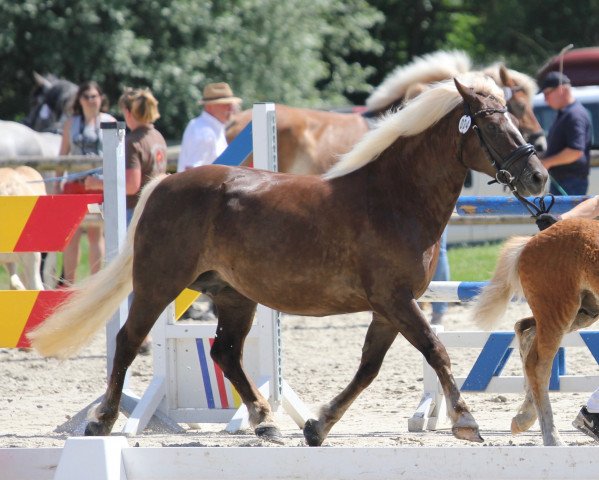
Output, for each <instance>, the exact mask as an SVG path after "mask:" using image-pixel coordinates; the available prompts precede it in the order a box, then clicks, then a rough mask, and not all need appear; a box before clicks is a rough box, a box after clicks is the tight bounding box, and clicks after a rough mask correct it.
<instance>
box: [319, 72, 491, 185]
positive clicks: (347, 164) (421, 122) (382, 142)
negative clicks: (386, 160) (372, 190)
mask: <svg viewBox="0 0 599 480" xmlns="http://www.w3.org/2000/svg"><path fill="white" fill-rule="evenodd" d="M459 81H460V82H462V83H463V84H465V85H467V86H469V87H471V88H473V89H474V91H476V92H478V93H481V94H484V95H493V96H495V97H497V98H498V99H501V100H502V101H503V92H502V91H501V89H500V88H499V87H498V86H497V84H496V83H495V82H494V81H493V80H492V79H491V78H490V77H488V76H486V75H483V74H480V73H468V74H465V75H463V76H462V77H461V78H459ZM461 102H462V97H461V96H460V94H459V93H458V91H457V89H456V87H455V84H454V82H453V80H446V81H444V82H440V83H438V84H437V85H436V86H435V87H434V88H431V89H430V90H428V91H426V92H424V93H423V94H422V95H419V96H418V97H416V98H415V99H413V100H411V101H409V102H408V103H406V105H405V106H404V107H403V108H402V109H401V110H399V111H397V112H394V113H391V114H388V115H386V116H385V117H384V118H383V119H382V120H381V121H380V122H379V123H378V125H377V127H376V128H375V129H374V130H371V131H370V132H368V133H367V134H366V135H365V136H364V137H363V138H362V140H360V142H359V143H358V144H357V145H356V146H355V147H354V148H353V149H352V150H351V151H350V152H348V153H346V154H345V155H343V156H342V157H341V160H340V161H339V162H337V163H336V164H335V165H334V166H333V167H332V168H331V169H330V170H329V171H328V172H326V173H325V174H324V175H323V177H324V178H326V179H332V178H337V177H342V176H343V175H347V174H348V173H351V172H353V171H355V170H357V169H359V168H361V167H363V166H364V165H366V164H368V163H370V162H372V161H373V160H375V159H376V158H377V156H378V155H379V154H380V153H381V152H382V151H384V150H385V149H386V148H387V147H389V146H390V145H391V144H392V143H393V142H395V141H396V140H397V138H398V137H409V136H412V135H417V134H418V133H420V132H422V131H424V130H426V129H427V128H428V127H430V126H432V125H434V124H435V123H436V122H438V121H439V120H440V119H441V118H443V117H444V116H445V115H447V114H448V113H449V112H451V111H452V110H453V109H454V108H455V107H456V106H457V105H458V104H460V103H461Z"/></svg>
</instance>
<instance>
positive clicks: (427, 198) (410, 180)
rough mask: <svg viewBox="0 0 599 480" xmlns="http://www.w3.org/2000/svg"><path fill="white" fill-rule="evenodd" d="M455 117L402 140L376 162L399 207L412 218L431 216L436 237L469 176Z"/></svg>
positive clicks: (430, 224)
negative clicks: (460, 154) (460, 156)
mask: <svg viewBox="0 0 599 480" xmlns="http://www.w3.org/2000/svg"><path fill="white" fill-rule="evenodd" d="M454 117H455V115H450V116H449V118H447V117H446V118H444V119H442V120H441V121H440V122H438V123H437V124H436V125H435V126H433V127H432V128H429V129H428V130H426V131H425V132H423V133H421V134H419V135H416V136H413V137H407V138H400V139H398V140H397V141H396V142H395V144H394V145H392V146H391V147H390V148H388V149H387V150H386V151H385V152H383V154H381V156H380V158H379V159H378V160H377V161H375V162H374V164H373V167H374V168H375V169H377V170H378V174H379V177H380V178H381V180H382V183H381V184H382V185H385V187H384V188H388V189H390V190H392V191H393V192H394V194H393V195H394V197H395V198H396V202H395V208H396V209H397V210H398V211H399V212H400V213H401V215H402V216H403V217H408V220H409V221H414V222H420V221H422V218H426V219H428V224H427V228H426V230H427V232H428V234H429V235H431V236H432V237H436V236H437V235H438V236H440V235H441V233H442V232H443V229H444V228H445V226H446V225H447V222H448V221H449V218H450V217H451V214H452V212H453V209H454V207H455V204H456V202H457V199H458V197H459V195H460V192H461V190H462V186H463V184H464V180H465V177H466V171H467V169H466V167H465V166H464V165H463V164H462V163H461V162H460V159H459V153H460V152H459V146H460V138H459V135H460V134H459V132H458V127H457V125H458V121H457V117H456V118H454Z"/></svg>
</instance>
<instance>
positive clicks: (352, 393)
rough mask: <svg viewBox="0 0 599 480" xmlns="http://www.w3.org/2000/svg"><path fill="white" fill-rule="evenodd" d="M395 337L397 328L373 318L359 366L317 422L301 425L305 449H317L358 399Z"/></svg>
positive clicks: (375, 317)
mask: <svg viewBox="0 0 599 480" xmlns="http://www.w3.org/2000/svg"><path fill="white" fill-rule="evenodd" d="M397 333H398V331H397V328H395V327H394V326H393V325H391V324H390V323H389V322H388V321H387V320H386V319H384V318H382V317H380V316H379V315H377V314H376V313H375V314H373V318H372V323H371V324H370V326H369V327H368V332H367V333H366V339H365V340H364V346H363V347H362V359H361V360H360V366H359V368H358V371H357V372H356V374H355V375H354V378H353V379H352V381H351V382H350V383H349V385H348V386H347V387H345V389H344V390H343V391H342V392H341V393H340V394H339V395H337V396H336V397H335V398H333V400H331V401H330V402H329V403H327V404H326V405H323V406H322V407H321V409H320V412H319V415H318V420H315V419H310V420H308V421H307V422H306V424H305V425H304V437H305V438H306V442H307V443H308V445H310V446H313V447H314V446H319V445H321V444H322V442H323V441H324V439H325V438H326V437H327V435H328V434H329V432H330V431H331V428H333V425H335V424H336V423H337V422H338V421H339V419H340V418H341V417H342V416H343V414H344V413H345V412H346V410H347V409H348V408H349V406H350V405H351V404H352V403H353V401H354V400H355V399H356V398H357V397H358V395H359V394H360V393H361V392H362V391H363V390H364V389H365V388H366V387H368V385H370V383H372V381H373V380H374V379H375V377H376V376H377V374H378V373H379V370H380V368H381V365H382V363H383V359H384V358H385V354H386V353H387V351H388V350H389V347H390V346H391V344H392V343H393V341H394V340H395V337H396V336H397Z"/></svg>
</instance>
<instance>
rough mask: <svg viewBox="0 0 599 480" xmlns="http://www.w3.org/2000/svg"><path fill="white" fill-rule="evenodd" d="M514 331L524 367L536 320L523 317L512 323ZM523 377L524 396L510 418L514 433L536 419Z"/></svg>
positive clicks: (530, 425) (526, 383)
mask: <svg viewBox="0 0 599 480" xmlns="http://www.w3.org/2000/svg"><path fill="white" fill-rule="evenodd" d="M514 330H515V331H516V338H518V345H519V350H520V358H521V360H522V367H523V368H524V359H525V358H526V357H527V356H528V352H529V351H530V347H531V345H532V340H533V338H534V336H535V332H536V322H535V319H534V318H533V317H527V318H524V319H522V320H520V321H518V322H516V325H514ZM524 378H525V382H524V383H525V386H524V388H525V394H526V396H525V398H524V401H523V402H522V405H521V406H520V409H519V410H518V413H517V414H516V415H515V416H514V418H512V425H511V430H512V433H513V434H514V435H517V434H518V433H522V432H525V431H526V430H528V429H529V428H530V427H532V425H533V423H535V421H536V419H537V410H536V408H535V404H534V401H533V398H532V393H531V391H530V386H529V385H528V381H527V380H526V376H525V377H524Z"/></svg>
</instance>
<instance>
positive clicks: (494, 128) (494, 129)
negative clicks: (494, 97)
mask: <svg viewBox="0 0 599 480" xmlns="http://www.w3.org/2000/svg"><path fill="white" fill-rule="evenodd" d="M487 131H488V132H489V133H497V132H499V125H497V124H496V123H489V124H488V125H487Z"/></svg>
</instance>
